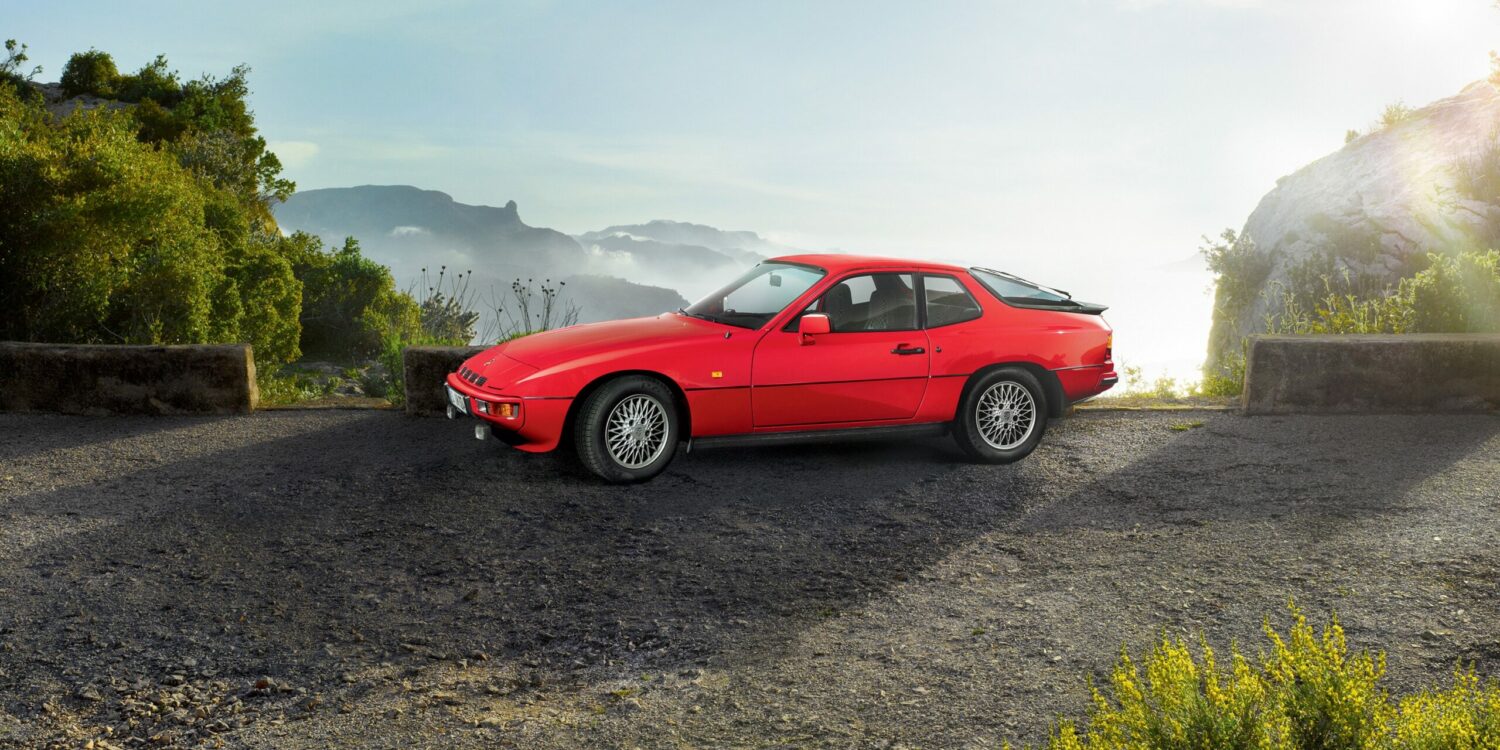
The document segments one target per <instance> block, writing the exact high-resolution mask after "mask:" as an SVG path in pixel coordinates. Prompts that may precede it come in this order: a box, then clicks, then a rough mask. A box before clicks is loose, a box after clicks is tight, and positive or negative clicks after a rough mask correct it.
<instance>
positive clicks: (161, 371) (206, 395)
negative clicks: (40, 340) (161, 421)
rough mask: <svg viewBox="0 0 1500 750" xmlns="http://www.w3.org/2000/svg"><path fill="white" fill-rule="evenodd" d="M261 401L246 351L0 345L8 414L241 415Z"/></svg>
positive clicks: (2, 395)
mask: <svg viewBox="0 0 1500 750" xmlns="http://www.w3.org/2000/svg"><path fill="white" fill-rule="evenodd" d="M259 400H260V393H259V391H257V390H256V388H255V357H254V355H253V354H252V353H251V351H250V345H249V344H214V345H195V346H113V345H87V344H31V343H22V342H14V341H3V342H0V410H3V411H51V412H62V413H64V414H243V413H246V412H249V411H252V410H253V409H255V407H256V404H257V403H258V402H259Z"/></svg>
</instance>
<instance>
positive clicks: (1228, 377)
mask: <svg viewBox="0 0 1500 750" xmlns="http://www.w3.org/2000/svg"><path fill="white" fill-rule="evenodd" d="M1244 392H1245V354H1244V352H1238V353H1234V354H1227V355H1225V356H1224V357H1223V359H1222V360H1221V363H1220V365H1219V367H1217V368H1215V369H1211V370H1206V371H1204V373H1203V380H1202V381H1200V382H1199V383H1198V387H1197V389H1195V393H1196V394H1197V395H1199V396H1215V397H1225V396H1238V395H1240V394H1241V393H1244Z"/></svg>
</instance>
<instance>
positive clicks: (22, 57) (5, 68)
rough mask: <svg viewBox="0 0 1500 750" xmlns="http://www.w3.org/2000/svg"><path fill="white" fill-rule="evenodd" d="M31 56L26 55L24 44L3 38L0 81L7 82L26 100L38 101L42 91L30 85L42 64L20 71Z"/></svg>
mask: <svg viewBox="0 0 1500 750" xmlns="http://www.w3.org/2000/svg"><path fill="white" fill-rule="evenodd" d="M30 59H31V58H29V57H27V56H26V45H24V44H20V43H18V42H16V40H14V39H7V40H5V59H4V60H0V83H5V84H9V88H11V89H13V90H14V91H15V92H16V93H17V95H18V96H19V97H20V98H21V99H22V100H26V101H32V102H40V101H41V100H42V92H40V91H38V90H36V89H35V88H33V87H32V86H31V79H33V78H35V77H37V76H38V75H40V74H41V72H42V66H40V65H38V66H36V67H34V68H32V69H31V70H28V71H26V72H25V73H22V72H21V70H22V66H23V65H25V64H26V61H27V60H30Z"/></svg>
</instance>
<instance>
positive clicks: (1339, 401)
mask: <svg viewBox="0 0 1500 750" xmlns="http://www.w3.org/2000/svg"><path fill="white" fill-rule="evenodd" d="M1246 366H1247V369H1246V371H1245V394H1244V401H1243V404H1244V409H1245V413H1246V414H1292V413H1315V412H1326V413H1356V412H1443V411H1489V410H1493V409H1500V335H1493V334H1406V335H1400V336H1390V335H1330V336H1251V337H1250V351H1249V359H1248V361H1247V363H1246Z"/></svg>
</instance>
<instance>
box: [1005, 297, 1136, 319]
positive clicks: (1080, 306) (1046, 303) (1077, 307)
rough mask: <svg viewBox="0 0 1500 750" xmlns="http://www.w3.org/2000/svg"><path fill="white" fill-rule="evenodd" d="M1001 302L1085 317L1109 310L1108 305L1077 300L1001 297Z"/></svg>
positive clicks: (1030, 308)
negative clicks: (1080, 314) (1079, 314)
mask: <svg viewBox="0 0 1500 750" xmlns="http://www.w3.org/2000/svg"><path fill="white" fill-rule="evenodd" d="M1000 301H1001V302H1004V303H1005V304H1007V305H1010V306H1011V307H1020V308H1023V309H1026V310H1052V311H1054V312H1070V313H1083V314H1084V315H1100V314H1102V313H1103V312H1104V311H1105V310H1108V309H1109V307H1108V306H1107V305H1096V304H1094V303H1092V302H1079V301H1078V300H1075V299H1065V300H1056V301H1054V300H1050V299H1034V298H1027V297H1001V298H1000Z"/></svg>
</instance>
